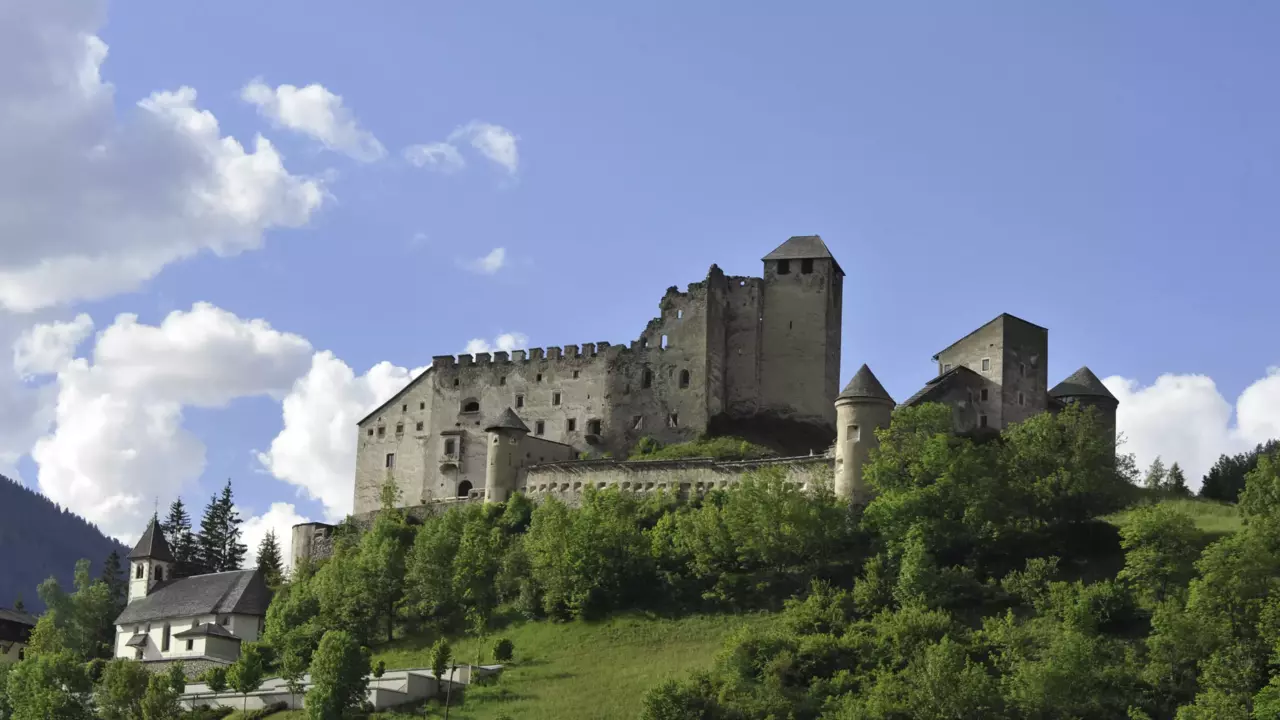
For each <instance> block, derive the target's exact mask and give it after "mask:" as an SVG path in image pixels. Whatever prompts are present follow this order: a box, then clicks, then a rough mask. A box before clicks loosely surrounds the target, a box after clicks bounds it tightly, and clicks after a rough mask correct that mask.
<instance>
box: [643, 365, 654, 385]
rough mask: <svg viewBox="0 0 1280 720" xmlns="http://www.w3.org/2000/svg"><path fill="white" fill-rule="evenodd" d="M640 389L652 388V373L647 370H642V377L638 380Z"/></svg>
mask: <svg viewBox="0 0 1280 720" xmlns="http://www.w3.org/2000/svg"><path fill="white" fill-rule="evenodd" d="M640 387H642V388H645V389H648V388H651V387H653V371H652V370H650V369H649V368H645V369H644V375H643V376H642V377H641V378H640Z"/></svg>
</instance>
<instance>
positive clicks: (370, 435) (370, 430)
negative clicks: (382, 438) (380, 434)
mask: <svg viewBox="0 0 1280 720" xmlns="http://www.w3.org/2000/svg"><path fill="white" fill-rule="evenodd" d="M369 437H373V428H369Z"/></svg>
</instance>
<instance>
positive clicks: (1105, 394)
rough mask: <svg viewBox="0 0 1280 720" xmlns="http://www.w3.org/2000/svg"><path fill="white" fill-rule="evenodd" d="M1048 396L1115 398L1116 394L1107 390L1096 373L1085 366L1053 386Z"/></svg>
mask: <svg viewBox="0 0 1280 720" xmlns="http://www.w3.org/2000/svg"><path fill="white" fill-rule="evenodd" d="M1049 396H1050V397H1055V398H1060V397H1101V398H1109V399H1111V400H1115V399H1116V396H1115V395H1112V394H1111V391H1110V390H1107V386H1106V385H1103V384H1102V381H1101V380H1099V379H1098V376H1097V375H1094V374H1093V371H1092V370H1090V369H1089V368H1088V366H1086V367H1082V368H1080V369H1079V370H1077V371H1075V372H1073V373H1071V375H1069V376H1067V379H1066V380H1063V381H1062V382H1060V383H1058V384H1057V385H1054V386H1053V389H1052V390H1050V391H1049Z"/></svg>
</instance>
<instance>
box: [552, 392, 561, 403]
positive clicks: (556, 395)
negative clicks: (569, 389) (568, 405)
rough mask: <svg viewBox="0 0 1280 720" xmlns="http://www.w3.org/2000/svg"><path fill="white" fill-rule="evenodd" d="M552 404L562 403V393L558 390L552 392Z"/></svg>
mask: <svg viewBox="0 0 1280 720" xmlns="http://www.w3.org/2000/svg"><path fill="white" fill-rule="evenodd" d="M551 404H552V405H559V404H560V393H558V392H553V393H551Z"/></svg>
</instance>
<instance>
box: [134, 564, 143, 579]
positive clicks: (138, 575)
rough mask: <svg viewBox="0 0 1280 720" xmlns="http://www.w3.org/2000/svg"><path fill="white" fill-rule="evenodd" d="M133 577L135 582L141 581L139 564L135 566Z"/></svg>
mask: <svg viewBox="0 0 1280 720" xmlns="http://www.w3.org/2000/svg"><path fill="white" fill-rule="evenodd" d="M133 577H134V579H135V580H141V579H142V565H141V564H139V565H138V566H137V569H136V570H134V571H133Z"/></svg>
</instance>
